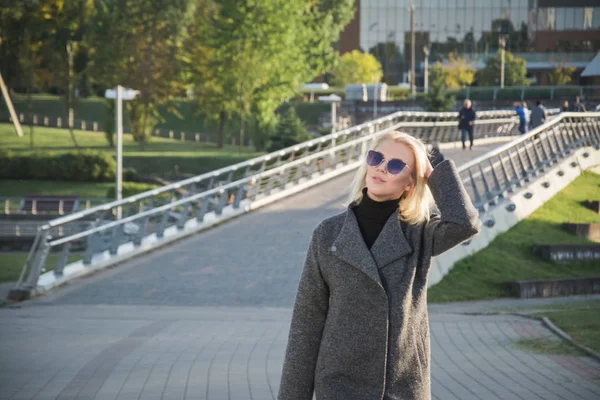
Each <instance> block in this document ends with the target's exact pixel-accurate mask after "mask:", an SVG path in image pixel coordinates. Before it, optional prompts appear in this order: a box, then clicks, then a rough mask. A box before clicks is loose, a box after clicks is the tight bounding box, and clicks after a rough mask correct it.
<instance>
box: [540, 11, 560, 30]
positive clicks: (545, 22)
mask: <svg viewBox="0 0 600 400" xmlns="http://www.w3.org/2000/svg"><path fill="white" fill-rule="evenodd" d="M538 27H539V30H541V31H554V30H556V8H554V7H549V8H540V10H539V12H538Z"/></svg>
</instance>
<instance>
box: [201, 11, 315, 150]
mask: <svg viewBox="0 0 600 400" xmlns="http://www.w3.org/2000/svg"><path fill="white" fill-rule="evenodd" d="M304 17H305V5H304V4H302V3H301V2H289V1H287V0H262V1H259V2H255V1H250V0H246V1H239V0H219V1H215V2H214V7H210V6H209V7H208V9H207V10H206V13H204V16H202V17H199V18H198V20H197V21H199V22H198V23H206V24H207V26H206V27H205V28H202V27H200V28H197V29H196V37H197V38H198V39H197V40H198V41H199V43H201V47H202V48H199V47H197V48H196V53H195V55H194V57H193V58H190V62H191V63H194V64H196V67H195V68H194V71H195V73H196V75H195V77H194V78H193V80H194V86H195V87H196V88H197V89H198V90H197V91H198V92H200V93H202V95H203V96H204V99H203V100H201V103H202V106H208V107H209V109H210V112H209V114H210V115H213V116H217V115H218V116H219V118H220V119H222V118H225V117H226V116H227V115H228V114H230V115H235V116H236V117H238V118H239V119H240V144H241V145H243V143H244V136H245V131H246V124H247V123H248V122H253V123H254V124H255V126H256V129H255V130H254V131H255V132H258V133H257V134H258V137H255V140H256V139H261V138H262V139H264V136H265V135H264V134H263V135H261V134H260V132H267V131H268V127H270V126H273V124H274V121H275V109H276V108H277V107H278V106H279V105H280V104H281V102H282V101H284V100H286V99H288V98H290V97H292V96H293V95H294V94H295V93H296V91H297V90H298V88H299V87H300V86H301V84H302V83H303V82H306V81H307V80H310V79H311V78H312V76H313V73H312V71H311V70H310V68H309V63H308V60H307V54H305V52H304V50H305V48H306V47H305V42H304V41H305V40H306V35H305V33H306V26H305V25H304ZM199 54H204V55H205V59H203V60H200V59H197V58H196V57H197V56H198V55H199ZM218 103H220V104H221V105H220V106H219V105H218ZM211 104H212V106H211ZM259 141H260V140H259Z"/></svg>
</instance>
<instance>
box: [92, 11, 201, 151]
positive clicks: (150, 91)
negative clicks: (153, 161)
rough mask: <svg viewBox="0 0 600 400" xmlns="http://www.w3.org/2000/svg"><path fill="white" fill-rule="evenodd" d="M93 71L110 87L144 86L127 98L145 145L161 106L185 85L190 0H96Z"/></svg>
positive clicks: (133, 130)
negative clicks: (183, 51) (183, 59)
mask: <svg viewBox="0 0 600 400" xmlns="http://www.w3.org/2000/svg"><path fill="white" fill-rule="evenodd" d="M96 4H97V8H96V13H97V14H96V16H95V18H94V25H93V27H92V29H91V30H92V39H93V40H92V43H93V51H91V52H90V53H91V54H90V63H91V65H92V66H91V72H92V73H91V76H93V77H94V80H95V82H96V83H98V84H102V85H105V87H106V86H108V87H114V86H116V85H119V84H120V85H123V86H125V87H129V88H132V89H136V90H139V91H140V94H139V95H138V96H137V97H136V99H135V100H134V101H131V102H128V104H127V108H128V109H129V111H130V113H131V115H130V116H131V118H132V121H131V122H132V123H131V133H132V135H133V138H134V139H135V140H136V141H137V142H139V143H140V145H141V146H143V145H144V144H145V143H146V142H147V141H148V140H149V137H150V134H151V132H152V130H153V128H154V126H155V124H156V123H157V122H158V121H159V120H160V118H161V117H160V114H159V112H158V106H160V105H164V106H166V107H167V109H169V111H171V112H172V113H175V114H177V111H176V109H175V108H174V107H172V106H171V100H172V99H173V98H174V97H176V96H178V95H179V94H180V93H181V92H183V89H184V82H183V78H182V76H183V62H182V55H183V54H182V51H181V47H182V45H183V42H184V41H185V39H186V37H187V36H186V35H187V31H186V28H187V26H188V24H189V22H190V20H191V18H192V16H193V14H192V13H193V7H192V5H193V4H192V0H172V1H163V0H136V1H133V0H112V1H100V0H97V1H96Z"/></svg>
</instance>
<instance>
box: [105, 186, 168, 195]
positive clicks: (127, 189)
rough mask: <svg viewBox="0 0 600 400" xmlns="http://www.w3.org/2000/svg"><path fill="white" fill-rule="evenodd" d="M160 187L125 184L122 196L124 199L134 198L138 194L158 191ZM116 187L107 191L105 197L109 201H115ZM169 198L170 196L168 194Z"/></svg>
mask: <svg viewBox="0 0 600 400" xmlns="http://www.w3.org/2000/svg"><path fill="white" fill-rule="evenodd" d="M157 187H158V186H157V185H153V184H151V183H140V182H123V184H122V187H121V194H122V196H123V198H125V197H130V196H134V195H136V194H140V193H143V192H147V191H148V190H152V189H156V188H157ZM115 188H116V185H112V186H110V187H109V188H108V189H106V195H105V197H106V198H107V199H114V198H115V193H116V189H115ZM167 197H168V194H167Z"/></svg>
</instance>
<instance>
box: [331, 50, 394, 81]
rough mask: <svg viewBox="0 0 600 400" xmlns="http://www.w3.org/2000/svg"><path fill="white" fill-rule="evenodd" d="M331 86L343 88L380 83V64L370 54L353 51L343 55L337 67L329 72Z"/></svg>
mask: <svg viewBox="0 0 600 400" xmlns="http://www.w3.org/2000/svg"><path fill="white" fill-rule="evenodd" d="M331 73H332V74H333V84H334V86H337V87H344V86H346V85H349V84H353V83H371V82H373V83H374V82H379V81H381V77H382V76H383V72H382V70H381V64H380V63H379V61H378V60H377V58H375V56H373V55H372V54H368V53H362V52H360V51H358V50H353V51H351V52H349V53H346V54H344V55H343V56H342V57H341V58H340V61H339V63H338V65H337V66H336V67H335V68H334V69H333V70H332V71H331Z"/></svg>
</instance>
